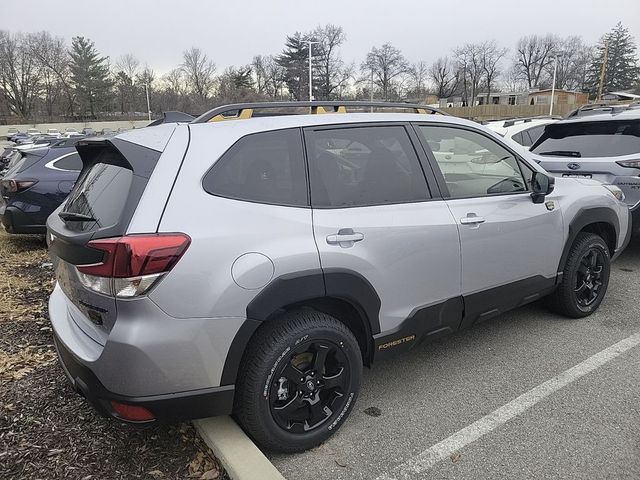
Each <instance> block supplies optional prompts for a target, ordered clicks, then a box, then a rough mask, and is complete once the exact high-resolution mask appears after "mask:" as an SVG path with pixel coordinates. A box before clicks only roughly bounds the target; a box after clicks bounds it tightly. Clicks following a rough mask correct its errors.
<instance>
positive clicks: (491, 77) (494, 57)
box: [480, 40, 508, 103]
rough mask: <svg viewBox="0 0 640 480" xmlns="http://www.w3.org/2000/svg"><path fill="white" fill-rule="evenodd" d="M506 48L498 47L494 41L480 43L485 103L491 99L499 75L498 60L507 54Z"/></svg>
mask: <svg viewBox="0 0 640 480" xmlns="http://www.w3.org/2000/svg"><path fill="white" fill-rule="evenodd" d="M507 51H508V50H507V49H506V48H500V47H498V44H497V43H496V41H495V40H490V41H486V42H482V43H481V44H480V52H481V55H482V70H483V71H484V81H485V85H486V86H487V103H489V97H491V91H492V89H493V88H494V87H495V82H496V79H497V77H498V76H499V75H500V60H502V58H503V57H504V56H505V55H506V54H507Z"/></svg>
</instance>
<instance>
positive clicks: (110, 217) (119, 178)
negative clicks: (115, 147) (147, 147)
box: [64, 163, 133, 231]
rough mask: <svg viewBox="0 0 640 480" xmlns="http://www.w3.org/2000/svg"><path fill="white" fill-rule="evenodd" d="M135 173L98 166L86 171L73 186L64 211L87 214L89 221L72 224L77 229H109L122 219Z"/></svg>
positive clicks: (108, 165)
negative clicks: (90, 219)
mask: <svg viewBox="0 0 640 480" xmlns="http://www.w3.org/2000/svg"><path fill="white" fill-rule="evenodd" d="M132 179H133V172H132V171H131V170H129V169H127V168H124V167H120V166H116V165H111V164H106V163H96V164H94V165H93V166H92V167H91V168H89V169H88V170H87V171H86V172H84V173H83V174H82V175H81V177H80V179H79V180H78V182H77V183H76V186H75V187H74V189H73V191H72V192H71V195H70V196H69V199H68V200H67V203H66V204H65V206H64V211H65V212H70V213H77V214H80V215H86V216H88V217H89V218H92V219H93V220H92V221H87V222H69V225H71V226H73V227H74V229H75V230H79V231H84V230H89V229H92V228H94V227H97V228H107V227H111V226H114V225H116V224H117V223H118V221H119V220H120V215H121V214H122V211H123V210H124V206H125V203H126V201H127V197H128V194H129V189H130V188H131V182H132Z"/></svg>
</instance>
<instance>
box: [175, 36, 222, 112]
mask: <svg viewBox="0 0 640 480" xmlns="http://www.w3.org/2000/svg"><path fill="white" fill-rule="evenodd" d="M183 57H184V59H183V63H182V65H181V68H182V71H183V73H184V75H185V79H186V82H187V85H188V86H189V88H190V89H191V91H192V92H193V93H194V94H195V95H196V97H197V99H198V100H199V101H200V102H201V103H204V102H206V101H207V100H208V98H209V96H210V95H211V92H212V90H213V87H214V84H215V76H214V74H215V71H216V65H215V64H214V63H213V61H211V60H210V59H209V58H208V57H207V54H206V53H204V52H203V51H202V50H200V49H199V48H197V47H191V48H190V49H189V50H186V51H185V52H184V53H183Z"/></svg>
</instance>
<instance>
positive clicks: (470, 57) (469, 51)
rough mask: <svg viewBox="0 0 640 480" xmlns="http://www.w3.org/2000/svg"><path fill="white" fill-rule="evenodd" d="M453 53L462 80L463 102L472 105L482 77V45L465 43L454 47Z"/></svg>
mask: <svg viewBox="0 0 640 480" xmlns="http://www.w3.org/2000/svg"><path fill="white" fill-rule="evenodd" d="M453 53H454V55H455V61H456V65H457V69H458V70H459V72H460V77H461V80H462V87H463V97H464V102H465V103H466V104H467V105H474V104H475V99H476V96H477V95H478V89H479V87H480V83H481V82H482V79H483V77H484V68H483V51H482V46H481V44H475V43H466V44H465V45H463V46H462V47H458V48H456V49H455V50H454V51H453Z"/></svg>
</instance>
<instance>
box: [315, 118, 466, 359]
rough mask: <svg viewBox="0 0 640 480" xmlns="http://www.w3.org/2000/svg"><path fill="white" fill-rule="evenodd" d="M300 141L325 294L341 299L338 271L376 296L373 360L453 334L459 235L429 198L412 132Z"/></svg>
mask: <svg viewBox="0 0 640 480" xmlns="http://www.w3.org/2000/svg"><path fill="white" fill-rule="evenodd" d="M412 139H413V140H412ZM305 142H306V148H307V157H308V162H309V176H310V186H311V202H312V207H313V229H314V235H315V240H316V244H317V246H318V250H319V253H320V263H321V265H322V268H323V271H324V273H325V282H326V288H327V291H328V292H331V291H335V292H336V294H337V295H341V294H344V291H342V292H341V290H344V287H341V286H340V285H339V284H338V283H337V282H339V281H340V277H336V276H335V275H334V274H335V273H336V272H343V273H344V274H345V275H355V276H356V277H362V278H363V279H364V280H365V281H366V283H367V284H369V285H370V286H371V287H372V288H373V290H374V291H375V293H376V295H377V296H378V297H379V300H380V306H379V313H378V318H377V319H370V321H371V320H373V322H372V323H373V324H375V323H376V321H379V326H378V327H377V328H376V327H372V330H373V333H374V335H376V344H377V345H376V349H377V353H380V350H386V349H387V348H388V347H389V346H394V347H395V346H399V345H401V344H404V343H405V342H409V343H411V341H413V340H415V339H416V337H419V336H420V335H421V334H425V333H433V332H440V331H441V332H443V333H444V332H445V331H449V330H452V329H455V328H457V327H458V326H459V323H460V320H461V307H462V305H461V297H460V246H459V240H458V232H457V228H456V225H455V222H454V220H453V217H452V216H451V213H450V211H449V209H448V208H447V206H446V204H445V202H444V201H443V200H442V199H440V198H437V197H435V196H432V195H431V193H430V191H429V188H428V186H427V182H426V180H425V174H424V172H423V169H422V167H421V164H420V161H419V158H418V153H417V151H416V148H415V146H416V145H418V144H417V138H416V137H415V133H414V132H413V131H411V129H410V126H408V125H403V124H366V125H338V126H336V125H332V126H322V127H310V128H307V129H305ZM431 176H433V174H432V173H431ZM433 181H435V179H433ZM347 283H349V282H347ZM351 283H352V284H353V283H355V280H354V281H353V282H351ZM343 285H344V284H343ZM376 330H378V331H376ZM379 332H382V333H379Z"/></svg>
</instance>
